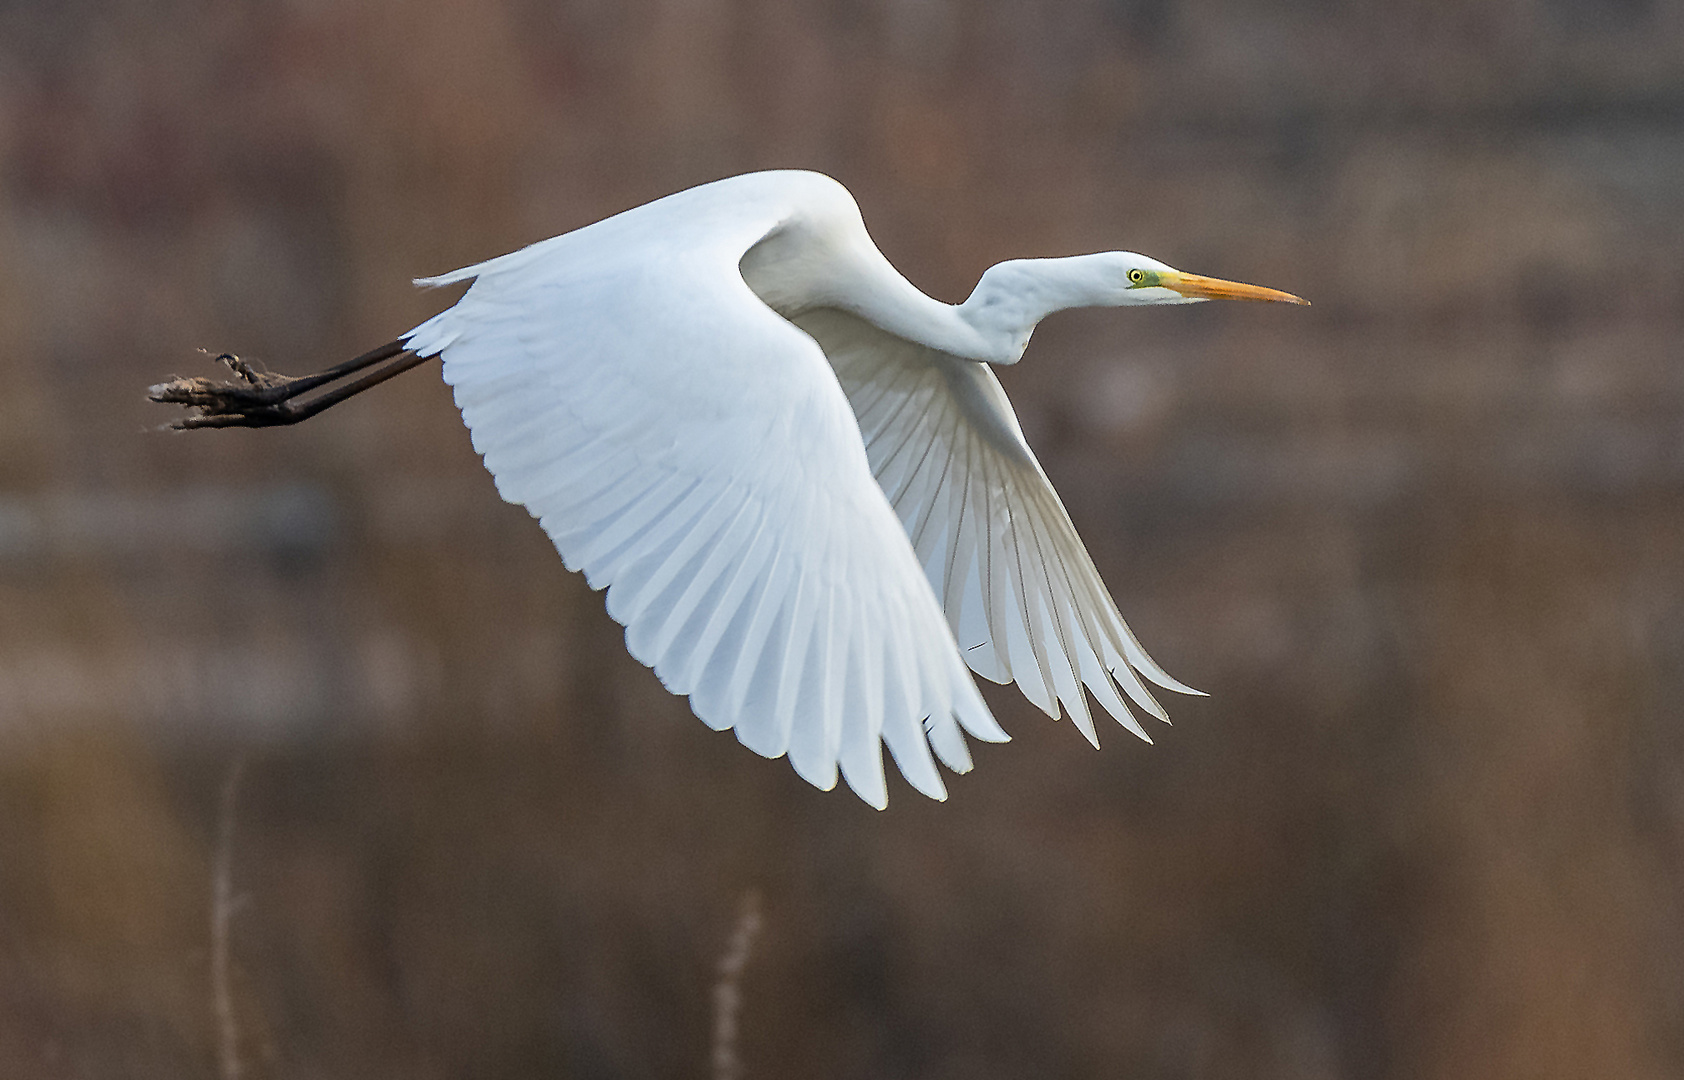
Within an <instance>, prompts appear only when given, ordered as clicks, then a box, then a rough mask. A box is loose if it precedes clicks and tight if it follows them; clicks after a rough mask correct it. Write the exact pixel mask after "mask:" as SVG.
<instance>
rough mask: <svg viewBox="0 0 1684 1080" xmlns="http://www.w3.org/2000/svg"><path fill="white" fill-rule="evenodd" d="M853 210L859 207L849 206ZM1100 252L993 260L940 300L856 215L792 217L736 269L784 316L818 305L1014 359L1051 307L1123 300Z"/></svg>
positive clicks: (976, 356)
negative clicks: (957, 295) (958, 291)
mask: <svg viewBox="0 0 1684 1080" xmlns="http://www.w3.org/2000/svg"><path fill="white" fill-rule="evenodd" d="M855 214H857V211H855ZM1108 257H1109V256H1106V255H1077V256H1073V257H1071V258H1065V259H1014V260H1012V261H1010V262H1003V263H999V264H998V265H995V266H991V267H989V268H988V270H987V271H985V272H984V273H983V275H982V279H981V280H980V281H978V282H977V286H976V288H975V289H974V290H973V291H972V292H971V295H970V297H969V298H968V299H967V300H966V301H965V302H964V303H963V304H958V305H954V304H944V303H942V302H941V301H940V300H936V299H934V298H932V297H929V296H926V295H925V294H924V293H922V292H920V291H919V290H918V288H917V287H916V286H914V285H913V284H912V283H911V282H909V281H907V280H906V278H904V277H902V276H901V274H900V272H899V271H897V270H896V269H895V268H894V266H893V265H891V264H890V263H889V260H888V259H886V258H884V257H883V254H882V253H881V252H879V251H878V250H877V246H876V245H875V244H873V243H872V242H871V238H870V237H869V236H868V235H867V234H866V232H865V228H864V225H863V224H862V223H860V222H859V221H858V218H857V216H854V215H848V216H847V219H846V220H843V221H840V222H830V221H823V222H797V223H794V224H792V225H791V226H786V227H785V228H782V229H779V230H778V231H776V232H774V233H772V234H771V235H768V236H767V237H766V238H764V239H763V240H761V241H760V242H759V243H757V244H756V245H754V247H753V248H751V249H750V250H749V251H748V252H747V253H746V254H745V255H744V256H743V258H742V261H741V263H740V269H741V271H742V274H743V277H744V279H745V280H746V281H747V283H748V285H749V287H750V288H751V289H753V290H754V292H755V293H756V294H758V295H759V296H760V298H761V299H762V300H764V301H765V302H766V303H767V304H768V305H770V306H771V307H772V308H773V310H775V311H778V312H781V313H782V314H784V315H785V316H786V317H789V316H794V315H797V314H799V313H800V312H802V311H806V310H810V309H812V308H815V307H837V308H841V309H843V310H844V311H851V312H853V313H854V314H856V315H858V316H860V317H861V318H863V319H866V320H867V321H869V322H871V323H874V324H875V325H877V326H878V327H880V328H882V329H884V330H887V331H888V332H889V333H891V334H894V335H896V336H897V337H901V338H905V339H906V340H908V341H915V342H917V343H918V344H920V345H927V346H929V347H930V348H932V349H939V350H941V351H942V352H945V353H951V354H952V355H954V356H959V357H964V358H965V359H967V360H980V361H984V362H987V363H991V364H1015V363H1017V361H1018V359H1019V358H1020V357H1022V356H1023V349H1024V347H1025V346H1026V345H1028V344H1029V336H1030V334H1032V333H1033V332H1034V330H1035V325H1036V324H1037V323H1039V322H1040V321H1041V320H1042V319H1043V318H1045V317H1046V316H1048V315H1049V314H1051V313H1052V312H1054V311H1062V310H1064V309H1065V308H1073V307H1095V306H1108V305H1114V304H1120V303H1126V302H1127V299H1126V297H1125V296H1124V295H1123V290H1121V289H1119V288H1118V286H1117V285H1116V284H1115V283H1116V281H1117V280H1118V275H1117V274H1116V273H1115V271H1114V268H1111V270H1112V272H1109V273H1108V272H1106V271H1107V267H1106V266H1105V260H1106V259H1107V258H1108Z"/></svg>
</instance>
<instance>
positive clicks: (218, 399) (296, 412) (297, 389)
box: [147, 340, 428, 431]
mask: <svg viewBox="0 0 1684 1080" xmlns="http://www.w3.org/2000/svg"><path fill="white" fill-rule="evenodd" d="M217 359H218V360H220V361H222V362H223V363H224V364H227V365H228V367H229V369H230V370H232V371H233V372H234V378H235V381H233V382H213V381H211V380H210V379H171V380H170V381H169V382H166V383H159V384H158V385H157V386H154V387H152V388H151V389H150V390H148V391H147V397H149V398H151V399H152V400H153V401H157V402H162V403H163V404H165V405H185V406H187V407H188V408H189V409H191V410H193V411H192V412H191V413H190V414H189V415H188V416H185V417H183V418H182V419H180V420H177V421H176V422H175V423H173V424H171V425H170V426H171V427H172V428H175V429H176V430H178V431H185V430H187V429H190V428H207V427H278V426H281V425H283V424H296V423H298V422H299V421H300V420H308V419H309V418H310V417H312V416H314V415H316V414H317V413H319V412H321V411H322V410H323V409H326V408H328V407H330V406H333V405H337V404H338V403H339V402H341V401H344V400H345V399H346V398H348V397H351V396H352V395H354V394H360V393H362V392H363V391H364V390H367V389H368V388H369V387H371V386H378V385H379V384H380V383H383V382H385V381H386V380H387V379H390V378H391V377H392V376H394V375H400V374H402V373H403V372H405V371H408V370H409V369H410V368H412V367H415V366H416V365H417V364H421V363H423V362H425V361H426V360H427V359H428V358H427V357H423V356H416V355H415V354H414V353H412V352H410V351H409V350H408V349H406V348H404V343H403V341H401V340H399V341H393V342H389V343H387V344H385V345H382V346H380V347H379V348H378V349H372V350H370V351H368V352H366V353H363V354H362V355H361V356H359V357H356V358H355V359H353V360H347V361H345V362H344V363H343V364H338V365H335V366H334V367H330V368H328V369H327V370H326V371H323V372H319V373H318V374H315V375H301V376H296V377H295V376H291V375H275V374H272V373H270V372H267V371H258V370H257V369H256V368H253V367H252V366H251V365H250V364H248V363H246V362H245V361H244V360H241V359H240V358H239V357H237V356H235V355H234V354H233V353H223V354H222V355H220V356H218V357H217ZM388 360H390V361H391V363H389V364H385V365H384V366H383V367H377V366H376V365H379V364H383V363H384V362H385V361H388ZM367 368H373V369H374V370H372V371H368V372H367V373H366V374H364V375H362V376H361V377H360V378H357V379H352V380H351V381H349V382H343V381H341V380H344V379H345V378H346V377H347V376H349V375H352V374H355V373H356V372H359V371H364V370H365V369H367ZM334 384H337V385H334ZM319 387H327V389H324V390H323V392H322V393H320V394H317V395H315V396H314V397H311V398H310V399H309V400H308V401H304V400H300V395H302V394H306V393H309V392H310V391H311V390H315V389H317V388H319Z"/></svg>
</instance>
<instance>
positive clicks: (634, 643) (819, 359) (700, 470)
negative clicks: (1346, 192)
mask: <svg viewBox="0 0 1684 1080" xmlns="http://www.w3.org/2000/svg"><path fill="white" fill-rule="evenodd" d="M470 279H471V280H472V281H473V284H472V285H471V286H470V287H469V289H468V291H467V293H466V294H465V295H464V296H463V297H462V298H461V300H459V301H458V302H457V303H456V304H455V305H454V306H453V307H451V308H449V309H447V310H445V311H443V312H441V313H439V314H438V315H436V316H434V317H433V318H431V319H429V320H427V321H426V322H425V323H422V324H421V325H420V326H418V327H416V328H415V329H414V330H413V331H411V332H410V333H409V334H407V335H405V339H406V341H407V344H408V347H409V348H410V349H412V350H413V351H414V352H416V353H417V354H419V355H422V356H429V355H433V354H436V353H442V354H443V357H444V377H445V381H446V382H448V383H449V384H450V385H451V386H453V387H454V388H455V395H456V402H457V404H458V405H459V406H460V407H461V410H462V416H463V419H464V420H465V421H466V423H467V425H468V428H469V430H470V431H471V432H472V435H473V442H474V447H475V449H476V450H478V451H479V452H480V453H481V454H482V455H483V456H484V458H485V464H486V467H487V468H488V469H489V470H490V471H491V473H492V475H493V476H494V477H495V478H496V481H497V487H498V490H499V492H500V493H501V494H502V496H503V498H505V499H507V500H508V501H510V502H514V503H519V504H521V505H523V506H525V507H526V508H527V509H528V510H530V511H531V512H532V513H533V515H535V516H536V517H537V518H538V519H539V521H540V522H541V523H542V525H543V527H544V529H545V531H546V532H547V533H548V534H549V536H550V538H551V539H552V540H553V541H554V542H555V545H556V548H557V549H558V550H559V551H560V552H561V555H562V557H563V559H564V560H565V561H566V564H567V566H568V567H569V568H571V569H574V570H580V571H583V572H584V574H585V575H586V578H587V580H588V581H589V582H590V584H591V586H592V587H593V588H598V589H602V588H606V589H607V590H608V596H607V606H608V612H609V614H610V615H612V616H613V617H614V619H616V620H617V621H619V622H620V623H621V624H623V625H624V626H625V627H626V645H627V647H628V648H629V649H630V651H631V653H632V655H633V656H635V657H636V658H637V659H638V660H640V661H641V662H643V663H645V664H647V665H649V666H650V667H652V668H654V670H655V672H656V674H657V675H658V676H659V677H660V679H661V681H662V682H663V683H664V684H665V685H666V687H667V688H668V689H669V690H671V691H672V692H673V693H676V694H682V695H687V696H688V697H689V698H690V704H691V707H692V709H694V711H695V713H696V715H697V716H699V717H701V719H702V720H703V721H704V722H706V723H707V724H708V725H709V726H710V727H712V728H714V729H716V730H723V729H726V728H730V729H733V730H735V732H736V734H737V738H738V739H739V740H740V741H741V742H742V743H743V744H744V745H745V746H747V747H749V748H750V749H752V750H754V751H755V752H756V753H759V754H762V755H765V756H767V757H777V756H780V755H786V754H787V755H788V757H789V759H790V763H791V764H792V765H793V766H794V767H795V770H796V771H797V772H798V773H799V774H800V775H801V776H802V777H804V778H805V779H807V780H808V781H810V782H811V783H813V784H815V785H817V786H818V787H820V788H826V789H828V788H830V787H831V786H833V785H834V784H835V782H836V777H837V773H838V770H840V773H841V775H842V776H843V777H844V778H845V779H846V780H847V782H848V784H849V786H850V787H852V788H853V789H854V791H855V792H857V793H858V794H859V795H860V797H861V798H863V799H865V801H867V802H869V803H871V804H872V805H873V806H877V807H882V806H884V805H886V803H887V799H888V795H887V788H886V785H885V778H884V770H883V764H882V753H881V748H882V746H883V745H887V746H888V748H889V751H890V753H891V754H892V755H893V757H894V760H895V763H896V765H898V766H899V768H900V771H901V772H902V774H903V775H904V776H905V777H906V778H907V780H908V781H910V782H911V783H912V785H913V786H914V787H916V788H917V789H918V790H919V791H922V792H924V793H925V794H926V795H929V796H931V797H933V798H937V799H940V798H945V797H946V790H945V788H944V786H943V783H942V779H941V776H940V774H939V772H938V770H937V768H936V765H935V761H936V760H937V759H939V760H940V761H941V762H942V763H943V764H945V765H946V766H947V767H948V768H950V769H952V770H954V771H956V772H964V771H967V770H968V769H969V768H970V767H971V758H970V754H969V752H968V751H967V749H966V745H965V737H964V736H965V735H966V734H969V735H971V736H973V737H975V738H978V739H982V740H985V741H990V742H1002V741H1005V740H1006V738H1007V736H1006V733H1005V732H1004V731H1002V730H1001V729H1000V727H999V725H998V724H997V723H996V722H995V720H994V718H993V716H992V715H991V714H990V713H989V710H988V707H987V706H986V705H985V704H984V703H983V700H982V698H981V696H980V695H979V694H978V693H977V690H976V687H975V685H974V683H973V681H972V679H971V677H970V674H969V671H967V668H966V665H967V663H968V665H969V667H970V669H971V670H974V671H976V672H977V673H978V674H981V675H983V676H985V677H987V678H989V679H992V680H995V681H997V682H1007V681H1016V682H1017V683H1018V685H1019V686H1020V687H1021V688H1022V690H1023V692H1024V693H1025V694H1026V695H1027V696H1028V697H1029V698H1030V700H1032V701H1033V702H1035V704H1037V705H1038V706H1040V707H1041V708H1042V709H1044V710H1045V711H1046V712H1047V713H1048V714H1050V715H1052V716H1054V717H1057V716H1058V715H1059V714H1060V711H1061V710H1060V704H1061V703H1062V706H1063V707H1064V708H1066V709H1068V710H1069V711H1070V713H1071V715H1072V717H1073V718H1074V720H1075V722H1076V724H1077V725H1078V726H1079V727H1080V728H1081V730H1082V732H1083V734H1084V735H1086V736H1087V738H1088V739H1089V740H1090V741H1092V742H1094V743H1095V744H1096V745H1097V742H1098V738H1097V735H1096V734H1095V731H1094V726H1093V721H1092V719H1091V718H1090V715H1089V711H1088V707H1087V703H1086V695H1085V693H1084V690H1083V688H1084V687H1086V690H1087V692H1091V693H1092V694H1093V696H1094V697H1095V699H1096V700H1097V701H1098V702H1099V703H1100V705H1101V706H1102V707H1103V708H1104V709H1105V710H1106V711H1107V712H1109V713H1110V714H1111V715H1112V716H1113V717H1115V718H1116V719H1117V720H1118V721H1120V722H1121V723H1123V724H1124V725H1125V726H1127V727H1128V728H1129V730H1131V731H1133V732H1134V733H1135V734H1137V735H1139V736H1140V737H1141V738H1146V733H1145V731H1144V730H1143V729H1142V728H1141V727H1140V725H1139V724H1138V723H1137V722H1136V721H1135V719H1134V718H1133V717H1132V716H1131V715H1130V712H1129V709H1128V706H1127V705H1126V704H1125V701H1124V697H1125V696H1126V697H1127V698H1128V699H1129V700H1132V701H1133V702H1134V703H1135V704H1136V705H1137V706H1138V707H1140V708H1141V709H1143V710H1144V711H1146V712H1149V713H1152V714H1153V715H1155V716H1158V717H1160V718H1163V719H1167V717H1166V716H1165V714H1164V711H1163V709H1162V708H1161V707H1160V706H1159V705H1158V703H1157V702H1156V701H1154V700H1153V698H1152V696H1151V694H1150V693H1149V692H1148V691H1147V689H1146V687H1145V685H1144V683H1143V682H1142V679H1141V676H1144V677H1145V679H1146V680H1150V681H1151V682H1154V683H1157V684H1158V685H1159V686H1162V687H1165V688H1168V689H1171V690H1178V691H1181V692H1184V693H1196V691H1192V690H1190V689H1189V688H1188V687H1186V686H1183V685H1182V684H1181V683H1179V682H1177V681H1175V680H1174V679H1172V678H1170V677H1169V676H1168V675H1167V674H1165V672H1164V671H1163V670H1162V669H1161V668H1160V667H1158V665H1157V664H1155V663H1153V661H1152V660H1151V658H1150V657H1148V656H1147V655H1146V652H1145V651H1144V650H1143V649H1142V648H1141V647H1140V645H1139V643H1138V642H1136V640H1135V638H1134V636H1133V635H1132V634H1131V633H1130V632H1129V629H1128V627H1127V626H1126V625H1125V624H1124V622H1123V619H1122V617H1121V615H1120V614H1119V613H1118V612H1117V608H1116V606H1115V604H1114V603H1113V601H1112V600H1111V597H1110V595H1109V594H1108V593H1107V591H1106V589H1105V587H1104V585H1103V584H1102V583H1101V582H1100V579H1099V575H1098V573H1097V571H1096V570H1095V569H1094V565H1093V562H1092V560H1091V559H1090V558H1089V556H1088V554H1087V552H1086V550H1085V549H1084V548H1083V546H1082V543H1081V541H1080V540H1079V539H1078V537H1077V536H1076V532H1075V529H1074V528H1073V526H1072V525H1071V523H1070V519H1069V517H1068V515H1067V514H1066V513H1065V511H1064V507H1063V506H1062V504H1061V503H1060V502H1059V499H1058V496H1057V494H1056V493H1055V492H1054V491H1053V489H1052V485H1051V484H1050V483H1049V482H1048V480H1047V478H1046V475H1045V473H1043V472H1042V471H1041V468H1040V465H1039V464H1038V463H1037V462H1036V460H1035V456H1034V455H1033V454H1032V453H1031V452H1030V450H1029V447H1028V445H1027V444H1026V443H1025V442H1024V440H1023V435H1022V432H1021V431H1020V429H1019V427H1018V423H1017V419H1016V417H1015V416H1014V415H1013V413H1012V410H1011V406H1010V404H1009V403H1008V402H1007V400H1006V396H1005V393H1004V392H1003V390H1002V389H1001V387H1000V384H999V382H998V381H997V380H996V379H995V377H994V374H993V372H992V371H991V370H990V368H989V366H988V364H989V363H990V362H993V363H1012V362H1015V361H1016V360H1017V359H1018V357H1019V356H1020V355H1021V354H1022V351H1023V347H1024V345H1025V344H1026V343H1027V341H1028V339H1029V334H1030V332H1031V331H1032V330H1033V329H1034V326H1035V324H1036V322H1038V321H1039V320H1040V318H1042V317H1043V316H1044V315H1046V314H1047V313H1049V312H1051V311H1054V310H1058V309H1060V308H1066V307H1076V306H1091V305H1101V304H1103V305H1123V304H1136V303H1176V302H1187V301H1189V300H1193V299H1201V298H1205V297H1209V296H1234V297H1236V298H1246V299H1296V298H1291V297H1287V296H1286V294H1282V293H1274V292H1273V291H1272V290H1263V289H1256V288H1255V287H1252V286H1239V285H1234V284H1232V283H1226V282H1216V281H1213V280H1212V279H1207V278H1197V277H1194V276H1193V275H1184V274H1180V273H1179V272H1177V271H1174V270H1172V269H1170V268H1169V267H1167V266H1164V265H1163V264H1162V263H1158V262H1155V261H1153V260H1151V259H1147V258H1145V257H1143V256H1139V255H1132V254H1129V253H1123V252H1109V253H1105V254H1102V255H1090V256H1079V257H1076V258H1072V259H1052V260H1025V261H1016V262H1010V263H1002V264H1000V265H999V266H996V267H994V268H992V269H990V270H989V271H988V273H987V274H985V275H984V276H983V279H982V281H981V282H980V283H979V284H978V287H977V290H976V292H974V293H973V294H972V296H971V298H970V299H969V300H967V301H966V302H965V303H964V304H962V305H958V306H953V305H947V304H942V303H939V302H937V301H935V300H932V299H930V298H929V297H927V296H925V295H924V294H923V293H921V292H919V291H918V290H917V289H916V288H914V287H913V286H912V285H910V284H909V283H908V282H907V281H906V280H905V279H904V278H902V277H901V276H900V275H899V274H898V273H896V272H895V270H894V269H893V267H892V266H890V265H889V263H888V262H887V260H885V259H884V258H883V256H882V255H881V254H880V253H879V252H878V251H877V249H876V247H875V246H874V245H873V244H872V243H871V240H870V238H869V236H868V235H867V233H866V231H865V227H864V224H863V223H862V221H861V219H860V214H859V210H858V208H857V207H856V206H855V204H854V201H853V199H852V197H851V196H849V194H848V192H847V191H846V190H845V189H844V188H843V187H842V186H841V185H840V184H838V183H836V182H835V181H834V180H831V179H829V178H828V177H824V176H821V175H818V174H815V173H805V172H775V173H757V174H751V175H748V176H740V177H735V178H733V179H729V180H722V181H719V182H717V183H713V184H708V185H704V186H702V187H698V188H693V189H691V190H689V191H684V192H680V193H679V194H676V195H672V196H669V197H667V198H664V199H661V200H658V201H656V202H653V203H649V204H648V205H645V206H641V207H638V208H636V209H633V210H629V211H626V212H625V213H623V214H620V215H618V216H615V217H612V218H609V219H607V220H605V221H601V222H598V223H596V224H594V225H590V226H588V227H586V228H582V229H579V230H577V231H575V232H571V233H567V234H565V235H563V236H558V237H555V238H553V239H551V240H546V241H543V242H541V243H537V244H534V245H532V246H530V247H527V248H525V249H523V250H521V251H517V252H514V253H512V254H509V255H504V256H502V257H500V258H496V259H491V260H489V261H487V262H483V263H479V264H477V265H475V266H470V267H467V268H465V269H462V270H457V271H455V272H453V273H449V274H445V275H442V276H440V277H436V278H428V279H424V280H422V281H421V282H419V284H424V285H447V284H451V283H454V282H460V281H467V280H470ZM1236 290H1238V291H1236ZM1119 691H1121V692H1120V693H1119ZM932 752H933V756H932Z"/></svg>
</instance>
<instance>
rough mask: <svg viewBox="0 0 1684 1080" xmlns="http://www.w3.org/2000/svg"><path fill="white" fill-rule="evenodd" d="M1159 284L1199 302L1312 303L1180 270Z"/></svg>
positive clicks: (1164, 275)
mask: <svg viewBox="0 0 1684 1080" xmlns="http://www.w3.org/2000/svg"><path fill="white" fill-rule="evenodd" d="M1158 284H1159V285H1161V286H1163V287H1164V288H1166V289H1174V290H1175V291H1176V292H1178V293H1180V294H1181V295H1182V296H1191V297H1194V298H1196V299H1199V300H1273V301H1275V302H1276V303H1281V304H1303V305H1305V306H1306V307H1307V306H1309V303H1310V302H1309V301H1308V300H1305V299H1304V298H1303V297H1301V296H1293V295H1292V294H1291V293H1289V292H1281V291H1280V290H1279V289H1265V288H1264V287H1263V286H1261V285H1243V284H1241V283H1240V282H1238V281H1223V280H1222V279H1221V278H1209V277H1201V276H1200V275H1198V274H1183V273H1182V272H1181V271H1179V270H1172V271H1169V272H1167V273H1165V274H1163V275H1161V276H1160V277H1159V279H1158Z"/></svg>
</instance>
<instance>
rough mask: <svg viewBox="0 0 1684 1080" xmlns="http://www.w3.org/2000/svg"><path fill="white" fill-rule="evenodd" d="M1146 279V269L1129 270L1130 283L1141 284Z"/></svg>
mask: <svg viewBox="0 0 1684 1080" xmlns="http://www.w3.org/2000/svg"><path fill="white" fill-rule="evenodd" d="M1145 280H1146V271H1144V270H1130V271H1129V284H1130V285H1139V284H1140V283H1141V282H1143V281H1145Z"/></svg>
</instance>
